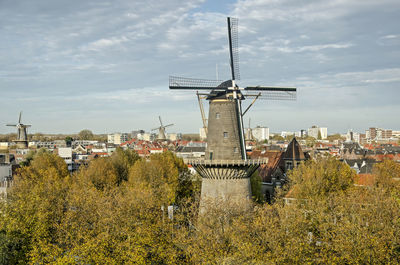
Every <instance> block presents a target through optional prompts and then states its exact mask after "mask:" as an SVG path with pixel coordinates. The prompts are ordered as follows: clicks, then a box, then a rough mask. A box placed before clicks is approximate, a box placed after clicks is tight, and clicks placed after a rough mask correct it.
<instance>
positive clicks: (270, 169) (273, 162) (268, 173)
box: [251, 150, 284, 182]
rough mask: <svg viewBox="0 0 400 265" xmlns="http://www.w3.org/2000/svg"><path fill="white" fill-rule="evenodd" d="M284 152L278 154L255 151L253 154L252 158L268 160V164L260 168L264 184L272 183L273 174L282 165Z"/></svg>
mask: <svg viewBox="0 0 400 265" xmlns="http://www.w3.org/2000/svg"><path fill="white" fill-rule="evenodd" d="M283 154H284V152H276V151H262V152H261V151H259V150H255V151H253V152H252V154H251V158H259V157H263V158H268V162H267V164H264V165H261V166H260V167H259V169H258V170H259V174H260V176H261V178H262V180H263V182H270V180H271V177H272V174H273V173H274V172H275V171H276V170H277V169H278V167H279V165H280V164H281V163H280V162H281V159H282V156H283Z"/></svg>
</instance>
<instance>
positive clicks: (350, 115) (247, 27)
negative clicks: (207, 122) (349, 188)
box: [0, 0, 400, 133]
mask: <svg viewBox="0 0 400 265" xmlns="http://www.w3.org/2000/svg"><path fill="white" fill-rule="evenodd" d="M216 2H217V1H211V0H209V1H206V0H186V1H178V0H164V1H159V0H157V1H156V0H147V1H140V0H135V1H132V0H114V1H107V0H104V1H91V0H87V1H85V0H68V1H61V0H57V1H55V0H35V1H31V0H0V36H1V37H0V93H1V94H0V123H1V124H5V123H9V122H15V121H16V120H17V118H18V113H19V111H20V110H22V111H23V122H26V123H29V124H32V125H33V126H32V128H31V130H30V132H32V133H34V132H44V133H63V132H65V133H74V132H79V131H80V130H82V129H85V128H88V129H91V130H92V131H93V132H96V133H111V132H116V131H122V132H130V131H132V130H134V129H139V128H141V129H145V130H149V129H151V128H154V127H156V126H157V125H158V116H159V115H161V116H162V119H163V121H164V122H165V123H174V124H175V126H174V127H171V129H170V130H169V131H170V132H198V128H199V127H201V126H202V125H201V124H202V123H201V116H200V112H199V107H198V104H197V99H196V97H195V92H194V91H192V92H190V91H188V92H179V93H178V92H176V91H169V90H168V76H169V75H178V76H185V77H196V78H206V79H215V78H216V76H217V74H218V77H219V78H220V79H229V73H230V69H229V55H228V47H227V29H226V17H227V16H234V17H237V18H238V19H239V47H240V72H241V77H242V79H241V81H240V83H239V85H242V86H248V85H270V86H283V85H284V86H295V87H297V88H298V94H297V101H258V102H256V104H255V105H254V107H253V108H252V110H251V111H250V112H249V113H248V114H246V117H245V123H246V124H247V123H248V119H249V118H251V123H252V126H256V125H263V126H268V127H270V130H271V131H273V132H278V131H281V130H285V131H295V130H300V129H304V128H308V127H310V126H312V125H314V124H315V125H320V126H324V127H328V132H329V133H334V132H345V131H347V129H350V128H352V129H354V130H356V131H363V130H365V129H366V128H368V127H370V126H374V127H375V126H376V127H383V128H391V129H398V130H400V118H399V113H400V104H399V102H400V89H399V88H400V27H399V25H400V16H399V14H400V2H399V1H398V0H379V1H376V0H332V1H324V0H307V1H302V0H300V1H299V0H239V1H229V0H227V1H218V2H217V3H216ZM248 103H249V102H247V103H246V102H244V104H245V105H246V104H248ZM8 132H14V129H13V128H11V127H6V126H4V125H1V126H0V133H8Z"/></svg>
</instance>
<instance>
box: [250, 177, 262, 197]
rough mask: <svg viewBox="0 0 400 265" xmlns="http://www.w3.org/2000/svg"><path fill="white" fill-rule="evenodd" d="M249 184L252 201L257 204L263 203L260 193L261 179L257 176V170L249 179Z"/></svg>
mask: <svg viewBox="0 0 400 265" xmlns="http://www.w3.org/2000/svg"><path fill="white" fill-rule="evenodd" d="M250 184H251V193H252V196H253V200H254V201H255V202H257V203H263V202H264V197H263V194H262V191H261V186H262V183H261V177H260V175H259V174H258V170H256V171H255V172H254V173H253V174H252V175H251V177H250Z"/></svg>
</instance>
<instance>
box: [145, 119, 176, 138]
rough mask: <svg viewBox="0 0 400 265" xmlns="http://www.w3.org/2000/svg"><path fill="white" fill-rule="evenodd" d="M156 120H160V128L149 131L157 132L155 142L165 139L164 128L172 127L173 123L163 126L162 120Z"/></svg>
mask: <svg viewBox="0 0 400 265" xmlns="http://www.w3.org/2000/svg"><path fill="white" fill-rule="evenodd" d="M158 119H159V120H160V127H157V128H154V129H151V130H152V131H155V130H158V135H157V140H165V139H167V137H166V135H165V128H167V127H169V126H172V125H174V124H173V123H171V124H168V125H163V123H162V120H161V116H158Z"/></svg>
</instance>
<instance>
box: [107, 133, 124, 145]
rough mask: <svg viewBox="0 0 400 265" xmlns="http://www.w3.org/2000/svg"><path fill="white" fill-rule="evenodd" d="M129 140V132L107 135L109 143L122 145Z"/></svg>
mask: <svg viewBox="0 0 400 265" xmlns="http://www.w3.org/2000/svg"><path fill="white" fill-rule="evenodd" d="M128 140H129V134H128V133H113V134H109V135H107V143H109V144H116V145H120V144H122V143H123V142H126V141H128Z"/></svg>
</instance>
